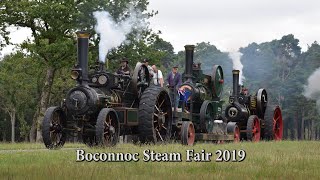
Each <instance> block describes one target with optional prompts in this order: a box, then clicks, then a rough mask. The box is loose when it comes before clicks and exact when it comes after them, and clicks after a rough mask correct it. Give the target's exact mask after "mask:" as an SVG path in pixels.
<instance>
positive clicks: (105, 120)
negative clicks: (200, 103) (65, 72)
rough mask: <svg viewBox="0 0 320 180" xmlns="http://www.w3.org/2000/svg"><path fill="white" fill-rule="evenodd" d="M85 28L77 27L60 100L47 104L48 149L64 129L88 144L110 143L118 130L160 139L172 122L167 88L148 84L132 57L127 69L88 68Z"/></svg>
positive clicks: (45, 130) (146, 73) (60, 139)
mask: <svg viewBox="0 0 320 180" xmlns="http://www.w3.org/2000/svg"><path fill="white" fill-rule="evenodd" d="M89 36H90V35H89V33H87V32H78V33H77V41H78V44H77V46H78V56H77V59H78V61H77V65H76V66H75V67H74V68H73V69H72V71H71V77H72V79H74V80H75V81H76V82H77V85H76V86H75V87H74V88H72V89H70V91H69V92H68V94H67V95H66V98H65V99H64V100H63V101H62V103H61V104H62V105H60V106H55V107H50V108H48V109H47V111H46V113H45V116H44V120H43V124H42V136H43V141H44V144H45V145H46V147H47V148H49V149H54V148H60V147H62V146H63V145H64V143H65V141H66V137H67V135H70V136H77V137H79V135H80V136H81V137H82V140H83V142H84V143H85V144H87V145H89V146H113V145H115V144H116V143H117V142H118V140H119V136H120V135H121V136H125V135H134V136H136V137H137V138H138V140H139V141H141V142H157V141H166V140H167V139H168V138H170V134H171V127H172V109H171V101H170V97H169V94H168V93H167V91H166V90H165V89H163V88H160V87H151V86H149V85H150V76H149V71H148V68H147V67H146V66H145V65H143V64H141V63H137V64H136V67H135V69H134V71H133V73H132V74H131V75H123V74H116V73H112V72H109V71H106V70H105V68H104V64H103V63H97V65H96V68H95V69H94V70H93V72H91V73H89V70H88V44H89Z"/></svg>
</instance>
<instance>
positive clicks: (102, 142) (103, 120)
mask: <svg viewBox="0 0 320 180" xmlns="http://www.w3.org/2000/svg"><path fill="white" fill-rule="evenodd" d="M119 133H120V123H119V119H118V115H117V113H116V111H115V110H114V109H111V108H103V109H101V111H100V113H99V115H98V118H97V124H96V143H97V145H99V146H103V147H106V146H115V145H116V144H117V143H118V141H119Z"/></svg>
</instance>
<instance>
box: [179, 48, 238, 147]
mask: <svg viewBox="0 0 320 180" xmlns="http://www.w3.org/2000/svg"><path fill="white" fill-rule="evenodd" d="M185 51H186V65H185V73H184V74H183V80H184V83H182V85H181V86H180V87H179V88H178V89H179V98H180V100H179V102H180V103H179V104H180V106H179V107H180V108H178V109H177V110H174V112H173V117H174V127H173V132H174V135H176V136H175V137H179V138H181V142H182V144H184V145H193V143H194V141H195V140H203V141H215V142H219V141H239V140H240V139H239V138H240V131H239V128H238V126H237V124H236V123H235V122H229V123H227V122H225V121H223V118H222V103H223V102H222V101H221V100H220V96H221V94H222V91H223V84H224V79H223V70H222V68H221V66H218V65H215V66H213V70H212V74H210V75H206V74H203V73H202V70H201V64H194V63H193V52H194V46H193V45H186V46H185Z"/></svg>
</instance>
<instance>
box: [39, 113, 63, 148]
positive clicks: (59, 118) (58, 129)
mask: <svg viewBox="0 0 320 180" xmlns="http://www.w3.org/2000/svg"><path fill="white" fill-rule="evenodd" d="M65 121H66V116H65V113H64V112H63V110H62V109H61V108H60V107H50V108H48V109H47V111H46V113H45V115H44V119H43V122H42V138H43V142H44V144H45V145H46V147H47V148H48V149H59V148H61V147H62V146H63V145H64V143H65V142H66V133H65V132H64V131H63V128H64V124H65Z"/></svg>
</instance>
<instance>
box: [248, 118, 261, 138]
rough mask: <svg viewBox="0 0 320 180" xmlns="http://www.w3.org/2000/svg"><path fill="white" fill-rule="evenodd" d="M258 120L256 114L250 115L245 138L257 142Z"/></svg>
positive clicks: (258, 132) (258, 136)
mask: <svg viewBox="0 0 320 180" xmlns="http://www.w3.org/2000/svg"><path fill="white" fill-rule="evenodd" d="M260 132H261V129H260V120H259V118H258V116H256V115H251V116H250V117H249V119H248V122H247V140H249V141H254V142H258V141H260V134H261V133H260Z"/></svg>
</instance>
